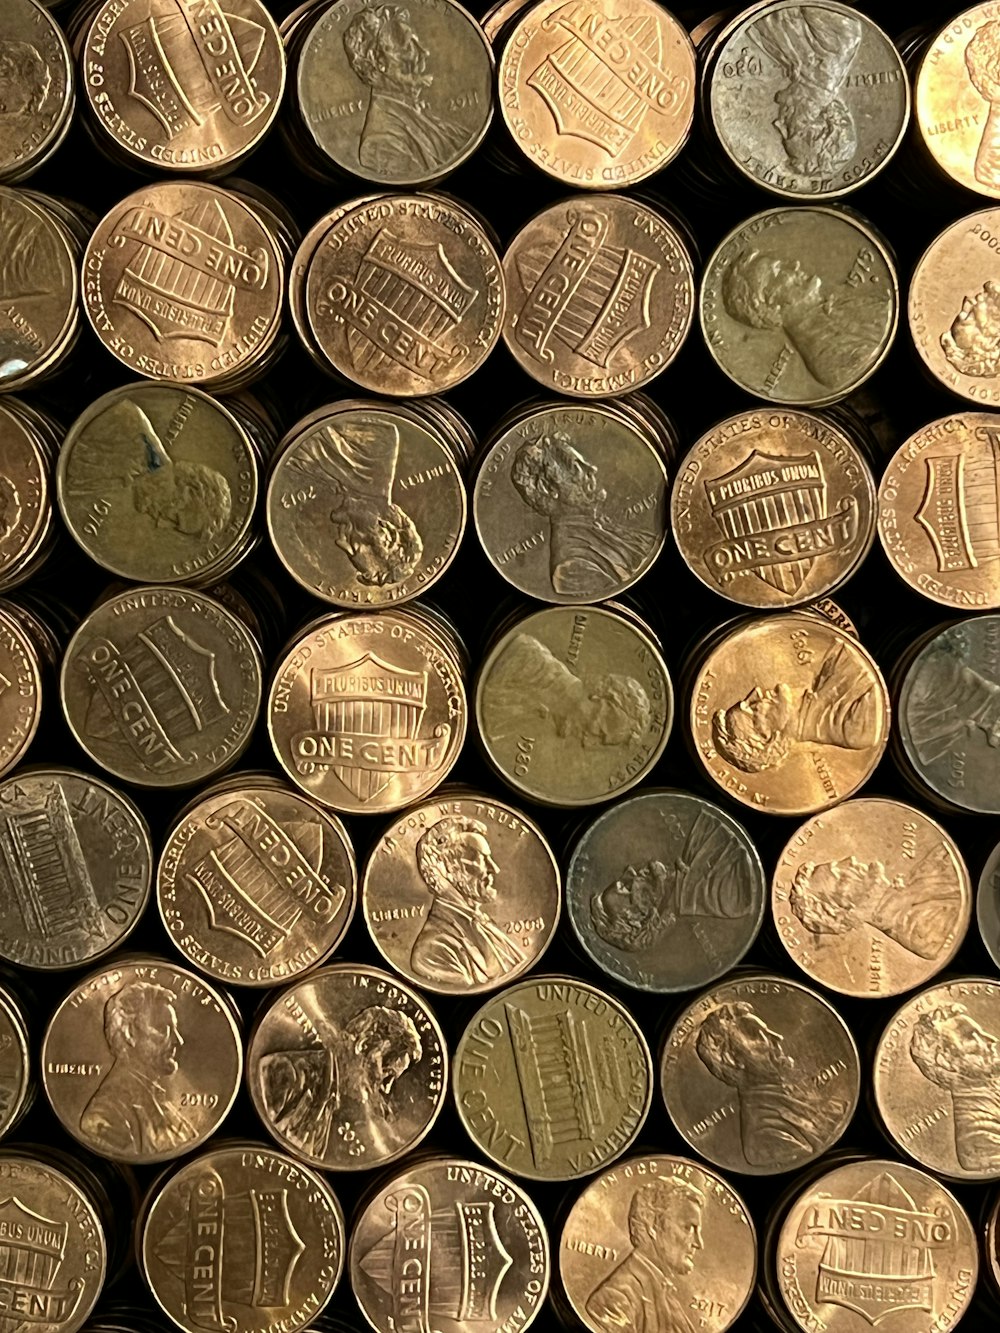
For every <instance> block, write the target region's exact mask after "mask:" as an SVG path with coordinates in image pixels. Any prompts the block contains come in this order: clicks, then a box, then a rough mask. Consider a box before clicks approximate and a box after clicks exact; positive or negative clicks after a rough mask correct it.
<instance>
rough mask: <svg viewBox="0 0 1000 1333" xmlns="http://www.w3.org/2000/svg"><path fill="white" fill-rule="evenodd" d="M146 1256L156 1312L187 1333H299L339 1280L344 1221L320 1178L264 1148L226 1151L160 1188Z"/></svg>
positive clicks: (144, 1224)
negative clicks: (232, 1332)
mask: <svg viewBox="0 0 1000 1333" xmlns="http://www.w3.org/2000/svg"><path fill="white" fill-rule="evenodd" d="M138 1250H139V1262H140V1264H141V1266H142V1271H143V1276H144V1277H145V1279H146V1281H147V1283H148V1284H149V1289H150V1291H151V1292H152V1294H153V1297H154V1299H155V1300H156V1303H157V1304H158V1305H159V1306H160V1308H161V1309H162V1311H163V1313H164V1314H165V1315H166V1316H167V1317H168V1318H169V1319H170V1320H171V1321H172V1322H173V1323H174V1324H176V1325H177V1327H178V1328H180V1329H181V1330H182V1333H205V1325H206V1320H208V1319H212V1320H213V1322H212V1327H213V1328H219V1329H221V1328H230V1329H232V1328H238V1329H240V1330H241V1333H274V1330H275V1329H276V1328H277V1327H278V1326H279V1325H280V1327H281V1329H282V1330H283V1333H299V1330H300V1329H303V1328H305V1327H306V1326H307V1325H309V1324H310V1323H312V1321H313V1320H314V1319H316V1317H317V1316H318V1315H319V1314H320V1313H321V1311H322V1310H323V1309H324V1308H325V1306H326V1305H327V1303H328V1302H329V1301H330V1298H331V1297H332V1296H333V1293H334V1290H335V1289H336V1286H337V1283H338V1282H339V1281H340V1276H341V1272H342V1270H343V1266H344V1219H343V1214H342V1213H341V1210H340V1204H339V1203H338V1202H337V1199H336V1196H335V1195H334V1193H333V1190H332V1189H331V1188H330V1186H329V1185H328V1184H327V1183H326V1181H325V1180H324V1179H323V1178H322V1176H320V1175H319V1173H318V1172H316V1171H313V1170H311V1169H310V1168H309V1167H308V1166H303V1165H301V1163H299V1162H296V1161H294V1160H293V1159H292V1158H290V1157H287V1156H286V1155H285V1154H284V1153H280V1152H276V1151H275V1150H274V1149H273V1148H266V1147H264V1146H263V1144H261V1145H260V1146H257V1145H255V1144H252V1143H230V1144H221V1145H219V1146H218V1147H216V1148H214V1149H213V1150H211V1151H208V1152H203V1153H202V1154H201V1155H200V1156H198V1157H195V1158H193V1159H191V1160H189V1161H188V1162H186V1163H185V1164H184V1165H183V1166H181V1167H180V1168H178V1170H176V1171H175V1172H174V1173H173V1175H171V1176H169V1177H168V1178H167V1180H166V1182H165V1183H164V1181H163V1180H162V1178H161V1179H159V1180H157V1181H155V1182H154V1184H153V1186H152V1188H151V1190H150V1193H149V1195H148V1197H147V1199H146V1201H145V1204H144V1206H143V1211H142V1218H141V1223H140V1232H139V1237H138ZM203 1270H204V1271H203ZM206 1303H208V1304H207V1308H206Z"/></svg>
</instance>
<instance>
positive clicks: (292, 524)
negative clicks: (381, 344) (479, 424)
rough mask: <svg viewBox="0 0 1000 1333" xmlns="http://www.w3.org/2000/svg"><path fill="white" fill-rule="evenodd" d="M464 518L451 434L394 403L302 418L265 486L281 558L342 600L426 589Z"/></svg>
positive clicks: (310, 587)
mask: <svg viewBox="0 0 1000 1333" xmlns="http://www.w3.org/2000/svg"><path fill="white" fill-rule="evenodd" d="M364 12H366V13H367V12H368V11H364ZM465 519H466V498H465V485H464V483H463V479H462V474H461V472H460V470H459V462H458V459H457V458H456V457H455V454H454V452H453V450H452V449H451V448H450V446H449V441H448V439H447V438H446V437H445V436H444V435H443V434H442V433H441V432H439V431H435V430H434V429H432V428H431V425H430V423H429V422H428V423H425V422H423V421H421V420H418V419H417V418H415V416H414V415H413V414H412V413H410V412H407V411H404V410H402V408H400V409H398V410H397V409H396V408H394V407H393V406H392V405H391V404H382V403H378V402H363V401H348V402H344V403H337V404H335V405H333V406H331V407H329V408H327V409H325V410H324V412H323V414H322V415H321V416H320V417H319V419H308V421H307V422H303V423H302V428H301V429H299V428H296V430H295V432H294V433H293V436H292V438H291V439H290V440H289V441H288V443H287V445H286V446H285V447H284V448H283V449H282V451H281V453H280V455H279V456H278V458H277V459H276V461H275V462H274V464H273V467H272V471H271V476H270V480H269V482H268V487H267V524H268V531H269V533H270V535H271V540H272V542H273V544H274V548H275V551H276V552H277V555H278V558H279V559H280V560H281V562H282V564H283V565H284V566H285V568H286V569H287V570H288V572H289V573H290V574H291V575H292V577H293V578H294V579H295V580H296V581H297V582H298V583H300V584H302V586H303V587H304V588H306V590H307V591H309V592H311V593H313V594H314V595H315V596H317V597H321V598H322V599H323V600H324V601H328V602H332V603H334V604H335V605H339V606H347V607H353V606H357V605H358V604H359V603H360V604H362V605H367V606H390V605H393V604H395V603H398V602H402V601H406V600H408V599H409V598H412V597H415V596H417V595H419V594H421V593H423V592H425V591H426V590H427V589H428V588H429V587H430V586H431V585H432V584H434V583H435V582H436V581H437V580H438V579H439V578H440V577H441V575H442V574H443V573H444V572H445V570H446V569H447V568H448V566H449V565H450V564H451V562H452V560H453V559H454V558H455V555H456V553H457V551H458V547H459V544H460V542H461V540H462V535H463V533H464V532H465Z"/></svg>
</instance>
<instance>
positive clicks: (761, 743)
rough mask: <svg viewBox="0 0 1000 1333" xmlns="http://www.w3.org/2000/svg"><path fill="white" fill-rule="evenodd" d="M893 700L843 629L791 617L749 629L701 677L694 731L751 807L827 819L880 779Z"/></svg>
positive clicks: (728, 786) (719, 648)
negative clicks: (876, 773) (877, 768)
mask: <svg viewBox="0 0 1000 1333" xmlns="http://www.w3.org/2000/svg"><path fill="white" fill-rule="evenodd" d="M889 711H890V710H889V695H888V691H887V690H886V686H885V681H884V680H883V679H882V673H881V672H880V671H879V668H878V666H877V664H876V662H875V660H874V658H872V657H871V656H870V654H869V653H868V651H867V650H866V649H865V648H863V647H862V646H861V644H860V643H859V642H858V641H857V640H856V639H854V638H852V637H851V635H849V634H847V633H845V632H844V631H843V630H841V629H838V628H837V627H836V626H835V625H834V624H832V623H830V622H828V621H826V620H823V619H820V618H819V617H817V616H811V615H808V614H806V613H803V612H796V611H788V612H783V613H778V614H776V615H772V616H768V617H754V618H749V619H747V620H744V621H742V622H741V623H740V624H738V625H737V626H736V627H735V628H734V629H732V630H731V631H729V633H727V634H726V635H725V636H724V637H723V638H722V639H721V641H720V642H718V643H717V644H716V645H715V646H713V647H712V648H711V649H710V650H709V652H708V653H707V655H706V656H705V657H704V659H703V661H702V662H701V664H700V666H699V667H698V669H697V671H696V672H695V677H694V683H693V686H692V690H691V699H690V707H689V724H690V727H691V733H692V737H693V740H694V747H695V752H696V753H697V756H698V758H699V760H700V761H701V763H702V765H703V766H704V768H705V770H706V772H707V773H708V775H709V776H710V777H711V778H712V780H713V781H714V782H716V783H717V784H718V785H719V786H720V787H721V788H722V790H723V791H725V792H726V793H727V794H728V795H729V796H731V797H732V798H733V799H735V800H737V801H739V802H740V803H741V804H742V805H748V806H750V807H751V808H753V809H758V810H762V811H764V812H765V813H768V814H776V815H805V814H814V813H815V812H817V811H819V810H825V809H827V808H828V807H830V806H832V805H836V804H837V803H838V802H840V801H843V800H845V799H846V798H847V797H848V796H852V795H853V794H854V793H855V792H856V791H857V789H858V788H859V787H860V786H861V785H862V784H863V783H864V782H866V781H867V780H868V778H869V777H871V775H872V773H873V772H874V770H875V766H876V765H877V764H878V761H879V760H880V759H881V757H882V754H883V752H884V750H885V747H886V743H887V741H888V739H889Z"/></svg>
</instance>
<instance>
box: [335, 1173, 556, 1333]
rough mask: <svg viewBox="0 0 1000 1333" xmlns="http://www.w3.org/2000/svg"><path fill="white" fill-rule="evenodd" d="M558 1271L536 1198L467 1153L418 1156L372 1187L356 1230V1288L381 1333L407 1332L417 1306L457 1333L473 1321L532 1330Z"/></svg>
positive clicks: (488, 1329)
mask: <svg viewBox="0 0 1000 1333" xmlns="http://www.w3.org/2000/svg"><path fill="white" fill-rule="evenodd" d="M549 1271H550V1260H549V1239H548V1236H547V1234H546V1231H545V1223H544V1222H543V1221H542V1218H541V1214H540V1213H539V1212H538V1209H537V1208H536V1207H535V1205H534V1203H533V1202H532V1200H531V1198H530V1196H529V1195H528V1194H526V1193H525V1191H524V1190H523V1189H522V1188H521V1186H520V1185H518V1184H516V1183H515V1182H514V1181H513V1180H510V1179H509V1178H508V1177H507V1176H505V1175H501V1174H500V1173H498V1172H495V1171H492V1170H491V1169H490V1168H489V1167H486V1166H483V1165H481V1164H480V1163H479V1162H470V1161H464V1160H462V1159H460V1158H450V1157H432V1158H429V1159H425V1160H423V1161H419V1160H417V1161H414V1162H412V1163H411V1165H410V1166H409V1168H408V1169H407V1170H405V1171H402V1172H400V1173H399V1174H397V1175H395V1176H393V1177H392V1178H391V1179H390V1180H388V1181H386V1182H384V1183H382V1184H380V1185H379V1186H378V1187H377V1188H375V1189H374V1190H373V1191H372V1194H371V1196H370V1197H369V1198H368V1200H367V1201H366V1202H365V1204H364V1207H363V1209H362V1210H361V1211H360V1213H359V1215H358V1217H357V1219H356V1222H355V1226H354V1229H353V1231H352V1232H351V1249H350V1272H351V1286H352V1288H353V1290H354V1295H355V1298H356V1299H357V1302H358V1305H359V1306H360V1307H361V1311H362V1313H363V1314H364V1316H365V1318H366V1319H367V1321H368V1323H369V1324H370V1325H371V1327H372V1328H373V1329H374V1330H375V1333H394V1331H395V1330H397V1329H402V1328H403V1327H404V1326H405V1322H406V1321H408V1320H410V1318H411V1313H412V1311H414V1310H417V1311H422V1310H424V1311H428V1312H429V1314H430V1317H431V1318H432V1319H433V1320H434V1321H435V1322H436V1323H437V1325H438V1326H439V1327H440V1328H442V1329H445V1330H455V1331H456V1333H457V1330H459V1329H463V1328H466V1327H468V1326H469V1325H470V1324H473V1323H474V1324H475V1327H476V1329H477V1330H478V1331H480V1333H503V1330H505V1329H508V1328H512V1327H516V1328H518V1329H526V1328H528V1327H529V1326H530V1325H531V1324H532V1323H534V1321H535V1319H536V1317H537V1316H538V1315H539V1314H540V1313H541V1311H542V1310H543V1308H544V1302H545V1296H546V1293H547V1292H548V1288H549ZM512 1320H513V1321H514V1322H513V1324H512V1323H511V1321H512ZM428 1326H429V1325H428Z"/></svg>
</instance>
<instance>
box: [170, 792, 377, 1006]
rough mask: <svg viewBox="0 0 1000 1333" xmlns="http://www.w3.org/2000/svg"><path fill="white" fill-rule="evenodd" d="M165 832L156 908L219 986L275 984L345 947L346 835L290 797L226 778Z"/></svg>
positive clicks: (353, 892) (350, 869)
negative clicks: (225, 782)
mask: <svg viewBox="0 0 1000 1333" xmlns="http://www.w3.org/2000/svg"><path fill="white" fill-rule="evenodd" d="M231 782H232V783H233V784H237V783H238V785H232V786H229V785H227V787H226V789H225V790H219V791H215V792H206V793H204V794H203V796H202V797H201V799H200V800H198V801H197V802H196V803H195V804H193V805H191V806H189V807H188V809H187V810H186V811H185V812H184V814H183V816H182V817H181V819H180V821H179V822H178V823H177V824H175V825H174V827H173V828H172V829H171V830H170V831H169V833H168V834H167V837H166V840H165V842H164V847H163V852H162V855H161V857H160V863H159V867H158V869H157V874H156V901H157V906H158V907H159V909H160V916H161V917H162V918H163V924H164V926H165V927H166V929H167V931H168V932H169V934H170V938H171V940H172V941H173V943H174V945H175V947H176V948H177V949H178V950H179V951H180V952H181V953H182V954H183V955H184V957H185V958H186V959H187V960H188V962H190V963H192V964H193V965H194V966H195V967H197V968H199V969H200V970H201V971H202V972H205V973H207V975H208V976H210V977H214V978H216V979H217V980H219V981H227V982H234V983H236V984H238V985H241V986H274V985H276V984H278V983H279V982H281V981H285V980H287V979H289V978H291V977H294V976H296V975H297V974H298V973H300V972H304V971H306V970H307V969H308V968H310V967H313V966H315V964H316V963H318V962H321V961H322V960H323V959H324V958H326V957H327V956H328V955H329V954H331V953H332V952H333V951H334V949H335V948H336V947H337V945H338V944H339V943H340V941H341V940H342V939H343V937H344V934H345V932H346V930H347V927H348V926H349V925H350V921H351V917H352V916H353V915H354V905H355V900H356V897H357V873H356V871H355V867H354V854H353V851H352V849H351V844H350V840H349V838H348V835H347V830H346V829H345V828H344V826H343V824H342V823H341V822H340V820H339V819H338V818H337V817H336V815H332V814H330V813H329V811H326V810H323V809H322V808H321V807H320V806H318V805H316V804H314V803H313V802H312V801H307V800H305V798H304V797H302V796H299V795H298V793H297V792H293V791H289V790H287V789H285V788H284V787H282V786H279V785H278V784H276V783H274V784H272V783H271V782H267V783H264V782H259V783H258V782H254V781H253V778H252V775H250V774H246V775H240V774H233V776H232V779H231Z"/></svg>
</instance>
